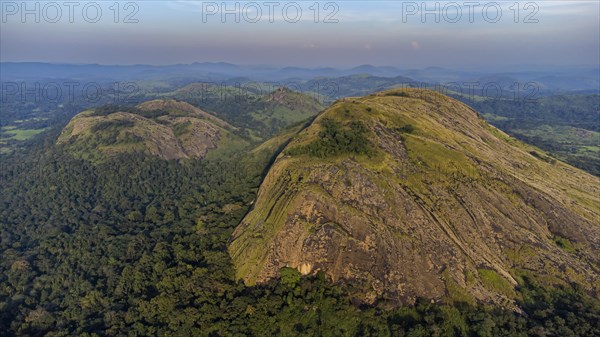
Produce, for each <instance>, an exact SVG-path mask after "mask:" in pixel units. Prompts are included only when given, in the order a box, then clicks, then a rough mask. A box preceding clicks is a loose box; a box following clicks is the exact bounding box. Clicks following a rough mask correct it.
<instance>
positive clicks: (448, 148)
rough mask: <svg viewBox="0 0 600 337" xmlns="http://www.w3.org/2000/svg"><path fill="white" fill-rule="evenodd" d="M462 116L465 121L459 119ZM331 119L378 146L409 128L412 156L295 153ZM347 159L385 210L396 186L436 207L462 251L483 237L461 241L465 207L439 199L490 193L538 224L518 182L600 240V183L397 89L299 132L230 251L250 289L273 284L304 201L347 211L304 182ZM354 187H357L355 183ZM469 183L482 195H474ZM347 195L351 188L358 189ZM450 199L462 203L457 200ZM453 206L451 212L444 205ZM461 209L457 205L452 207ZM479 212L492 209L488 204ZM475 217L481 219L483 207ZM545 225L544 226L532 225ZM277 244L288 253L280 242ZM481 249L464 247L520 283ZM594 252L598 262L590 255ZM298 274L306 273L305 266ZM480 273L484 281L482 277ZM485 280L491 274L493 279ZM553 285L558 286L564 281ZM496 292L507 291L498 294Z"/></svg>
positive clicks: (452, 106) (439, 101) (348, 102)
mask: <svg viewBox="0 0 600 337" xmlns="http://www.w3.org/2000/svg"><path fill="white" fill-rule="evenodd" d="M404 96H410V97H404ZM457 111H459V112H460V114H457ZM324 118H329V119H333V120H336V121H338V122H340V123H342V124H343V123H348V121H350V120H352V121H361V122H362V123H364V124H365V125H367V129H368V130H369V131H368V135H367V138H368V139H372V140H375V139H378V138H379V137H381V135H379V134H378V132H379V131H378V130H379V129H381V128H384V129H385V130H400V129H402V128H403V127H405V126H406V125H408V124H410V125H412V126H413V128H414V130H413V131H412V132H410V133H403V134H401V136H400V137H401V138H402V142H403V144H404V146H405V148H406V154H407V156H408V158H406V159H403V160H402V161H400V162H399V161H398V158H397V155H396V154H395V152H394V151H395V149H386V148H382V146H381V144H376V141H375V142H374V143H373V144H372V148H373V152H372V153H370V154H368V155H340V156H333V157H329V158H315V157H313V156H310V155H290V154H293V153H295V151H294V149H298V148H301V147H303V146H306V145H307V144H311V143H313V142H315V141H318V139H319V136H320V134H319V133H320V130H321V128H320V125H321V122H322V120H323V119H324ZM532 153H535V155H532ZM348 159H350V160H351V161H352V162H354V163H356V164H358V165H360V167H362V168H364V169H367V170H369V172H370V173H369V176H370V177H371V178H372V180H373V181H374V182H375V184H377V185H378V188H379V190H380V191H387V192H383V193H384V195H383V196H382V197H383V199H382V202H384V203H386V204H390V205H398V200H397V195H395V194H393V193H392V192H390V191H391V190H393V189H394V188H395V187H394V186H402V188H403V189H404V190H407V191H411V193H414V194H415V196H416V197H417V198H418V199H419V200H420V202H421V203H422V204H423V205H424V206H423V207H425V208H429V209H432V210H433V212H434V213H435V214H436V217H438V218H439V221H441V222H442V223H447V224H448V229H447V233H446V234H447V235H448V236H449V237H451V238H452V240H454V241H455V243H456V244H458V245H459V246H460V245H463V244H462V243H461V242H464V243H468V242H469V238H468V236H469V235H471V234H472V235H476V234H477V233H462V232H461V230H458V232H456V230H457V229H456V226H457V225H458V226H459V227H460V224H452V221H453V220H452V219H454V218H453V214H452V211H450V210H449V209H451V208H452V207H459V208H460V207H461V206H460V205H458V204H456V201H448V200H443V198H444V193H447V192H444V193H438V192H439V191H458V192H456V193H458V194H459V195H460V193H470V191H469V189H475V190H478V191H479V192H478V193H480V194H484V193H491V194H493V195H494V197H493V198H500V199H501V200H502V202H503V203H507V204H506V205H504V204H503V206H501V207H511V206H510V204H511V203H512V205H513V207H515V210H514V211H506V212H523V213H527V214H530V215H529V216H534V215H532V214H536V215H535V216H540V213H539V212H538V211H531V210H527V209H524V208H527V207H536V206H533V205H530V206H527V205H528V203H529V202H528V201H526V199H525V198H526V197H525V196H523V195H521V194H519V192H517V191H516V190H515V189H514V188H515V184H516V185H518V186H522V185H526V186H529V187H527V188H529V189H534V190H535V191H538V192H540V193H542V194H543V195H545V196H551V197H552V198H554V199H553V201H552V202H554V203H558V204H557V206H559V205H560V206H559V207H561V208H565V209H568V210H569V211H570V212H573V214H578V216H581V218H582V219H587V220H584V221H589V223H591V224H593V225H592V226H593V227H592V228H587V229H586V230H590V231H591V232H593V233H595V234H594V235H597V233H598V220H597V219H598V218H597V217H598V215H599V214H600V211H599V210H598V205H599V203H600V200H599V193H598V192H599V190H598V186H600V181H599V180H598V179H597V178H595V177H592V176H590V175H588V174H586V173H584V172H582V171H580V170H578V169H575V168H573V167H571V166H569V165H566V164H564V163H562V162H558V161H554V160H552V159H551V158H550V157H548V156H547V154H545V153H544V152H543V151H541V150H540V149H537V148H535V147H533V146H529V145H527V144H524V143H522V142H520V141H517V140H515V139H513V138H510V137H509V136H508V135H506V134H505V133H503V132H502V131H500V130H498V129H496V128H494V127H492V126H490V125H489V124H487V123H485V122H484V121H483V119H481V118H480V117H478V116H477V114H476V113H475V112H474V111H472V110H470V109H469V108H467V107H465V106H464V105H462V104H461V103H459V102H456V101H454V100H450V99H448V98H447V97H445V96H443V95H440V94H437V93H433V92H429V91H421V90H405V91H391V92H386V93H382V94H377V95H370V96H367V97H364V98H349V99H344V100H341V101H339V102H337V103H335V104H333V105H332V107H331V108H330V109H328V110H327V111H326V112H324V113H323V114H321V115H320V116H319V117H318V118H317V119H316V120H315V122H314V123H313V124H312V125H311V126H309V127H308V128H306V129H304V130H303V131H302V132H300V134H299V135H298V136H297V137H296V138H295V139H294V140H293V141H292V142H291V143H290V144H289V145H288V147H287V148H286V149H285V150H284V152H283V153H282V154H281V155H280V156H279V158H278V160H277V162H276V163H275V165H274V166H273V167H272V169H271V172H270V173H269V174H268V175H267V177H266V178H265V181H264V182H263V186H262V187H261V190H260V192H259V196H258V200H257V203H256V205H255V208H254V209H253V211H252V212H251V213H250V214H249V215H248V216H247V217H246V219H245V220H244V221H243V222H242V225H241V226H240V227H238V230H237V231H236V233H235V235H234V241H233V243H232V245H231V247H230V252H231V254H232V256H233V259H234V262H235V263H236V267H237V273H238V276H239V277H243V278H244V279H245V280H246V281H247V282H249V283H250V284H252V283H255V282H256V281H260V280H262V279H264V274H263V273H265V270H264V268H265V265H267V264H268V263H269V260H268V259H272V258H273V257H272V256H270V255H269V254H268V252H265V249H269V248H268V247H271V246H272V245H273V244H275V243H274V241H272V240H273V239H274V238H275V237H277V236H278V235H280V231H282V230H283V229H284V228H287V227H286V226H288V225H287V223H288V220H289V218H288V217H289V216H290V215H292V214H295V213H294V212H295V209H296V208H298V207H304V206H305V205H304V204H303V200H304V199H306V198H307V195H310V194H316V195H319V197H320V198H322V200H328V201H321V202H325V203H331V204H340V200H339V198H338V197H335V196H333V195H331V194H330V193H331V191H330V190H326V188H325V187H323V186H319V184H314V183H308V182H305V181H306V179H310V178H307V177H311V174H313V173H314V171H317V170H320V169H322V170H330V169H331V167H337V168H339V169H341V170H344V165H345V163H346V162H347V161H348ZM340 179H342V178H340ZM346 179H347V178H346ZM510 180H513V181H512V182H511V181H510ZM346 183H347V184H348V186H350V185H351V184H352V183H353V182H352V181H348V182H346ZM326 184H327V183H326ZM470 184H472V186H474V187H471V188H470V187H469V186H470ZM347 189H348V190H350V188H349V187H348V188H347ZM490 191H491V192H490ZM343 193H344V192H343ZM536 193H537V192H536ZM446 197H448V194H446ZM450 197H451V198H454V197H453V196H452V194H450ZM493 198H492V199H493ZM544 198H545V197H544ZM445 204H447V205H446V206H448V205H450V206H448V207H441V206H439V205H442V206H444V205H445ZM452 204H455V206H451V205H452ZM438 207H439V208H438ZM479 207H484V208H485V207H488V206H487V205H479ZM339 208H340V209H342V210H343V212H347V213H352V212H357V210H356V209H353V207H351V206H348V205H339ZM467 208H469V207H467ZM438 209H439V211H438ZM307 211H308V210H307ZM473 211H474V212H476V213H477V212H479V211H478V210H477V209H475V210H473ZM542 212H547V211H542ZM359 213H360V212H359ZM357 214H358V213H357ZM488 216H489V215H488ZM510 217H511V215H508V218H510ZM539 221H540V220H539V219H538V220H535V221H533V223H535V222H539ZM589 223H588V226H589ZM571 226H572V225H571ZM554 227H555V228H552V230H554V231H557V232H561V230H562V231H564V232H561V233H562V234H563V235H565V236H574V237H577V240H582V243H581V245H580V247H581V248H582V249H583V250H586V249H592V248H591V247H590V244H593V242H592V243H590V241H587V243H586V240H585V239H584V238H582V237H581V235H580V233H577V231H578V229H576V228H568V229H567V228H562V229H561V228H556V226H554ZM559 227H560V225H559ZM304 228H305V229H304V230H305V233H304V234H301V237H310V235H311V233H314V232H315V231H316V230H318V228H315V224H314V223H312V222H311V221H308V222H305V223H304ZM288 230H289V228H288ZM466 230H468V231H471V230H472V229H466ZM533 231H534V232H535V231H541V232H537V233H536V234H535V235H541V236H540V237H538V238H536V240H540V242H544V243H543V245H545V246H544V247H543V248H542V250H547V251H544V252H543V254H542V255H544V254H547V256H552V257H553V258H560V259H570V258H571V257H569V256H565V255H564V254H563V253H561V251H560V249H559V248H558V247H557V246H556V245H554V243H553V241H552V239H551V238H550V237H549V236H548V234H540V233H545V232H544V231H547V229H545V230H544V229H541V228H540V229H534V230H533ZM307 233H308V234H307ZM292 235H295V236H296V235H300V234H292ZM302 235H304V236H302ZM398 235H400V236H402V235H404V237H402V240H409V241H410V240H412V239H413V238H411V237H410V235H408V236H407V235H406V234H398ZM477 235H479V234H477ZM464 236H466V239H465V237H464ZM512 239H514V240H517V241H518V240H519V239H518V238H511V240H512ZM465 240H466V241H465ZM277 245H281V242H279V243H277ZM475 245H476V246H474V247H470V246H468V245H465V246H462V247H461V249H463V250H464V251H466V252H467V253H466V254H467V255H470V256H476V255H478V254H479V255H482V256H486V258H485V259H487V262H486V263H487V264H488V267H491V268H490V269H495V271H494V273H498V274H500V275H502V276H501V277H503V280H505V281H506V282H509V283H510V282H515V278H514V275H515V273H516V271H514V270H512V269H511V267H510V266H508V264H509V263H507V260H508V259H509V258H507V257H504V256H495V255H496V254H497V252H496V251H494V248H492V247H485V245H481V244H475ZM546 245H547V246H546ZM523 247H527V244H524V246H521V249H526V248H523ZM271 249H273V248H271ZM275 249H277V248H275ZM498 249H500V247H498ZM503 249H504V251H505V252H506V253H507V254H508V252H509V251H510V249H508V248H506V247H504V248H503ZM539 254H540V253H539V252H537V251H536V252H534V253H533V255H532V256H534V257H535V256H539ZM587 254H588V258H589V254H590V251H589V250H588V252H587ZM524 256H525V255H524ZM557 256H559V257H557ZM523 259H525V257H523ZM532 259H533V258H532ZM513 265H514V266H513V267H515V270H516V269H518V267H519V266H517V265H516V264H513ZM298 267H299V269H301V267H302V266H298ZM555 268H557V267H556V266H552V267H548V268H547V272H548V274H552V275H554V276H558V277H559V278H560V273H561V272H560V271H559V270H558V269H555ZM573 268H575V269H577V271H576V272H574V274H577V273H583V274H585V271H584V270H585V268H586V267H584V266H583V265H582V264H578V265H577V266H573ZM261 274H263V275H261ZM471 274H473V275H479V274H481V273H478V272H477V270H475V269H473V270H472V271H471ZM511 274H512V275H511ZM484 275H486V276H489V275H490V274H489V273H487V274H486V272H484ZM487 278H488V279H489V278H490V277H487ZM584 278H585V277H584ZM479 279H481V277H479ZM573 279H581V277H580V276H573V277H572V278H571V280H573ZM553 280H555V281H556V278H554V279H553ZM588 281H589V279H588ZM482 282H483V286H484V287H486V282H485V281H483V280H482ZM583 282H587V281H583ZM593 282H594V281H592V283H593ZM596 282H597V281H596ZM493 283H494V284H498V282H492V283H490V282H488V283H487V287H489V286H490V284H493ZM463 286H464V285H463ZM593 286H597V285H593ZM492 291H496V292H497V291H498V290H497V289H492ZM501 293H504V295H506V294H507V293H509V292H507V291H504V290H503V291H501ZM510 294H512V293H510ZM510 294H509V295H510Z"/></svg>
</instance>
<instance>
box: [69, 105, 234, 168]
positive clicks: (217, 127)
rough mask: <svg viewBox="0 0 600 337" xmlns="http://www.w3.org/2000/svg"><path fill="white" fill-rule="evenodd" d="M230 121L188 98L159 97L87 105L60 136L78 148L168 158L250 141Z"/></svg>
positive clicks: (89, 152) (96, 153) (93, 153)
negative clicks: (109, 106) (126, 107)
mask: <svg viewBox="0 0 600 337" xmlns="http://www.w3.org/2000/svg"><path fill="white" fill-rule="evenodd" d="M234 131H235V128H234V127H233V126H231V125H230V124H228V123H227V122H225V121H223V120H221V119H219V118H217V117H215V116H212V115H210V114H208V113H207V112H204V111H202V110H200V109H198V108H196V107H194V106H192V105H190V104H188V103H185V102H178V101H175V100H154V101H149V102H145V103H142V104H140V105H139V106H137V107H136V108H134V109H132V111H109V112H108V113H106V112H101V113H98V112H97V111H85V112H82V113H80V114H78V115H77V116H75V117H74V118H73V119H72V120H71V121H70V122H69V124H68V125H67V126H66V127H65V129H64V130H63V132H62V133H61V135H60V137H59V138H58V140H57V143H58V144H62V145H65V146H67V147H68V148H69V149H71V150H72V152H73V153H75V154H81V155H84V156H85V155H91V156H96V157H98V156H111V155H115V154H120V153H129V152H144V153H147V154H150V155H153V156H157V157H159V158H162V159H166V160H170V159H182V158H204V157H205V156H206V155H207V154H208V152H209V151H211V150H216V149H218V148H221V147H222V146H221V145H222V144H225V146H226V145H233V146H238V147H239V146H244V143H245V141H244V140H243V139H241V138H239V137H237V136H236V135H235V134H234V133H233V132H234Z"/></svg>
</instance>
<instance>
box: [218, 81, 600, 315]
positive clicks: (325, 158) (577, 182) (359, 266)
mask: <svg viewBox="0 0 600 337" xmlns="http://www.w3.org/2000/svg"><path fill="white" fill-rule="evenodd" d="M599 186H600V180H599V179H598V178H597V177H594V176H592V175H590V174H587V173H585V172H583V171H580V170H578V169H576V168H573V167H571V166H569V165H567V164H564V163H562V162H560V161H557V160H555V159H553V158H551V157H549V156H548V155H546V154H545V153H544V152H543V151H541V150H539V149H537V148H534V147H532V146H529V145H526V144H524V143H521V142H519V141H517V140H515V139H512V138H510V137H509V136H507V135H506V134H505V133H503V132H501V131H499V130H498V129H496V128H494V127H492V126H490V125H489V124H487V123H486V122H485V121H484V120H483V118H482V117H481V116H480V115H478V114H477V113H476V112H475V111H474V110H472V109H471V108H469V107H467V106H466V105H464V104H462V103H460V102H458V101H456V100H454V99H451V98H449V97H447V96H444V95H441V94H438V93H435V92H433V91H428V90H419V89H407V90H391V91H385V92H381V93H378V94H373V95H369V96H366V97H363V98H348V99H343V100H339V101H337V102H336V103H334V104H333V105H332V106H331V107H330V108H329V109H327V110H326V111H325V112H323V113H322V114H320V115H319V116H318V117H317V118H316V119H315V120H314V122H313V123H312V124H310V125H309V126H308V127H306V128H305V129H304V130H302V131H301V132H300V133H298V135H296V136H295V137H294V138H293V139H292V141H291V142H290V143H289V144H288V145H287V146H286V147H285V149H284V150H283V151H282V152H281V154H280V155H279V156H278V158H277V159H276V161H275V162H274V164H273V165H272V167H271V168H270V170H269V172H268V174H267V175H266V177H265V179H264V181H263V183H262V185H261V187H260V190H259V192H258V195H257V200H256V202H255V203H254V206H253V209H252V210H251V211H250V212H249V214H247V215H246V216H245V218H244V219H243V220H242V222H241V223H240V225H239V226H238V227H237V229H236V230H235V232H234V234H233V236H232V241H231V244H230V247H229V251H230V255H231V256H232V259H233V262H234V265H235V267H236V272H237V276H238V277H239V278H242V279H244V281H245V282H246V283H247V284H249V285H252V284H257V283H263V282H266V281H268V280H270V279H273V278H277V277H279V276H280V271H281V270H284V269H283V268H286V267H288V268H293V269H297V270H298V271H299V272H301V273H302V274H305V275H306V274H314V273H316V272H319V271H321V272H324V273H326V274H327V275H328V276H329V278H331V279H332V280H333V281H339V280H345V281H346V282H347V283H351V284H353V285H355V286H357V287H358V289H360V291H359V292H358V293H359V297H361V298H362V299H363V300H365V301H367V302H373V301H375V300H376V299H377V298H380V297H384V298H388V299H391V300H394V301H397V302H401V303H414V302H415V301H416V299H417V298H420V297H424V298H427V299H432V300H442V299H444V300H451V301H458V302H468V303H474V302H477V301H483V302H491V303H496V304H500V305H503V306H505V307H510V308H513V309H516V307H515V306H514V303H515V300H517V299H518V298H519V296H521V295H520V294H519V293H518V292H517V291H516V288H517V285H522V284H523V283H524V282H526V280H528V279H532V278H535V279H538V280H541V282H542V283H543V284H546V285H559V284H570V283H577V284H580V285H581V286H582V287H583V288H584V289H585V290H586V291H588V292H589V293H592V294H597V291H598V290H599V287H600V283H599V278H598V277H599V271H598V268H597V266H598V262H599V260H598V256H600V255H599V248H600V240H599V239H598V238H599V237H600V236H599V235H600V227H599V225H600V223H599V220H598V219H599V218H600V217H599V215H600V210H599V209H598V205H599V202H600V198H599V195H600V193H599V192H600V187H599Z"/></svg>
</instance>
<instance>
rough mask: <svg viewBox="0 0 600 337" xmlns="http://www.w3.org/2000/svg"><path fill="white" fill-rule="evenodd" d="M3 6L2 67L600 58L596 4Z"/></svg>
mask: <svg viewBox="0 0 600 337" xmlns="http://www.w3.org/2000/svg"><path fill="white" fill-rule="evenodd" d="M473 2H475V3H478V5H474V4H473ZM0 11H1V12H0V16H1V18H0V20H1V21H0V22H1V23H0V47H1V48H0V61H2V62H26V61H27V62H28V61H36V62H53V63H98V64H156V65H164V64H179V63H193V62H229V63H235V64H244V65H247V64H264V65H276V66H302V67H322V66H331V67H351V66H356V65H361V64H372V65H390V66H397V67H427V66H440V67H460V68H469V67H472V68H484V67H495V68H497V67H511V66H515V65H526V64H535V65H573V66H576V65H592V66H598V63H599V62H600V61H599V60H600V1H598V0H593V1H522V2H517V3H515V1H495V2H492V1H471V2H469V1H465V2H461V1H457V2H435V1H428V2H422V1H416V2H412V1H313V0H311V1H270V0H267V1H256V2H252V1H238V2H222V1H215V2H207V1H204V2H202V1H152V0H150V1H148V0H146V1H129V2H128V1H122V2H118V3H116V5H115V1H114V0H113V1H95V2H92V1H72V2H62V1H57V2H43V1H28V2H27V3H25V6H24V5H23V2H22V1H6V0H1V1H0ZM224 13H228V14H224ZM36 21H39V22H36Z"/></svg>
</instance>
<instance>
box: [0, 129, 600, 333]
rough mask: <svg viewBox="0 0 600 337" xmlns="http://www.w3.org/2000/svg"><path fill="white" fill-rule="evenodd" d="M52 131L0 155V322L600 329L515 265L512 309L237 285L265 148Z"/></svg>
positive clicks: (299, 329) (2, 328)
mask: <svg viewBox="0 0 600 337" xmlns="http://www.w3.org/2000/svg"><path fill="white" fill-rule="evenodd" d="M324 125H325V128H324V131H323V132H324V135H323V136H324V137H325V136H326V137H325V140H324V141H323V142H322V143H320V146H319V148H318V149H319V150H318V151H316V153H317V154H319V153H321V148H323V151H325V152H327V153H330V152H331V151H333V152H336V151H351V152H361V151H364V150H365V149H364V148H360V147H358V148H357V147H355V146H354V145H352V144H354V141H355V140H356V139H359V140H360V138H361V137H362V136H361V135H362V133H361V128H360V126H359V124H356V125H350V126H347V127H341V126H339V125H337V124H335V122H332V121H326V122H325V124H324ZM344 130H345V131H344ZM55 136H56V135H52V134H50V135H48V136H47V137H46V138H39V139H38V140H37V142H34V143H32V144H31V145H30V146H29V147H27V148H26V149H24V150H22V151H17V152H14V153H12V154H10V155H5V156H4V157H3V158H2V162H1V163H2V170H1V171H0V172H1V176H0V179H1V185H0V188H1V195H2V199H1V201H0V252H1V256H2V259H1V261H0V335H2V336H72V335H79V336H103V335H115V336H277V335H280V336H411V337H416V336H490V337H491V336H494V337H496V336H507V337H508V336H510V337H514V336H598V335H600V326H599V324H598V322H599V321H600V305H599V303H598V302H597V301H596V300H595V299H593V298H591V297H589V296H588V295H586V294H585V293H583V292H582V291H581V290H579V289H578V288H577V287H564V288H557V289H546V288H543V287H541V286H540V283H538V282H537V280H536V279H535V278H534V277H526V276H525V277H523V278H522V283H521V285H520V287H519V289H518V291H519V293H520V298H521V303H519V304H520V306H521V307H522V308H523V312H520V313H517V312H513V311H509V310H503V309H501V308H496V307H491V306H486V305H484V304H478V305H472V304H467V303H460V302H448V301H442V302H435V303H432V302H430V301H428V300H419V301H417V303H416V304H415V305H414V306H398V305H396V303H392V302H390V301H388V300H386V299H384V298H382V299H380V300H378V301H377V302H376V303H375V304H373V305H367V304H365V303H361V302H360V301H358V300H357V299H355V298H354V297H353V296H352V293H353V290H352V289H350V288H349V287H350V286H349V285H343V284H340V283H333V282H331V280H329V279H327V277H326V276H325V275H324V274H322V273H319V274H317V275H314V276H309V277H301V276H300V274H299V273H298V272H297V271H296V270H294V269H284V270H282V271H281V275H282V276H281V278H280V279H279V280H274V281H271V282H270V283H268V284H264V285H261V286H255V287H247V286H245V285H244V284H243V283H242V282H241V281H238V280H236V279H235V277H234V275H235V273H234V270H233V267H232V264H231V261H230V258H229V255H228V253H227V245H228V241H229V238H230V236H231V233H232V231H233V230H234V228H235V226H236V225H237V224H238V223H239V221H240V220H241V218H242V217H243V216H244V215H245V213H246V212H247V211H248V210H249V208H250V207H251V203H252V201H253V200H254V198H255V195H256V192H257V188H258V185H259V183H260V180H261V178H262V174H263V172H264V171H265V168H266V167H267V165H268V163H269V162H270V160H271V157H272V155H273V154H272V153H270V154H265V155H262V156H256V157H253V158H250V157H248V156H245V155H242V154H240V155H239V156H237V157H235V156H233V157H231V158H227V159H218V160H210V161H209V160H205V161H200V160H179V161H166V160H160V159H157V158H154V157H150V156H144V155H142V154H137V155H136V154H130V155H127V156H117V157H113V158H110V159H108V160H106V161H103V162H97V163H94V164H92V163H90V162H88V161H85V160H82V159H78V158H74V157H72V156H71V155H70V154H69V153H67V152H64V151H62V149H61V148H60V147H55V146H53V144H52V142H53V139H54V138H53V137H55ZM343 144H346V145H343ZM325 145H327V146H325ZM328 146H330V148H329V149H328ZM315 150H317V149H315Z"/></svg>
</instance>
